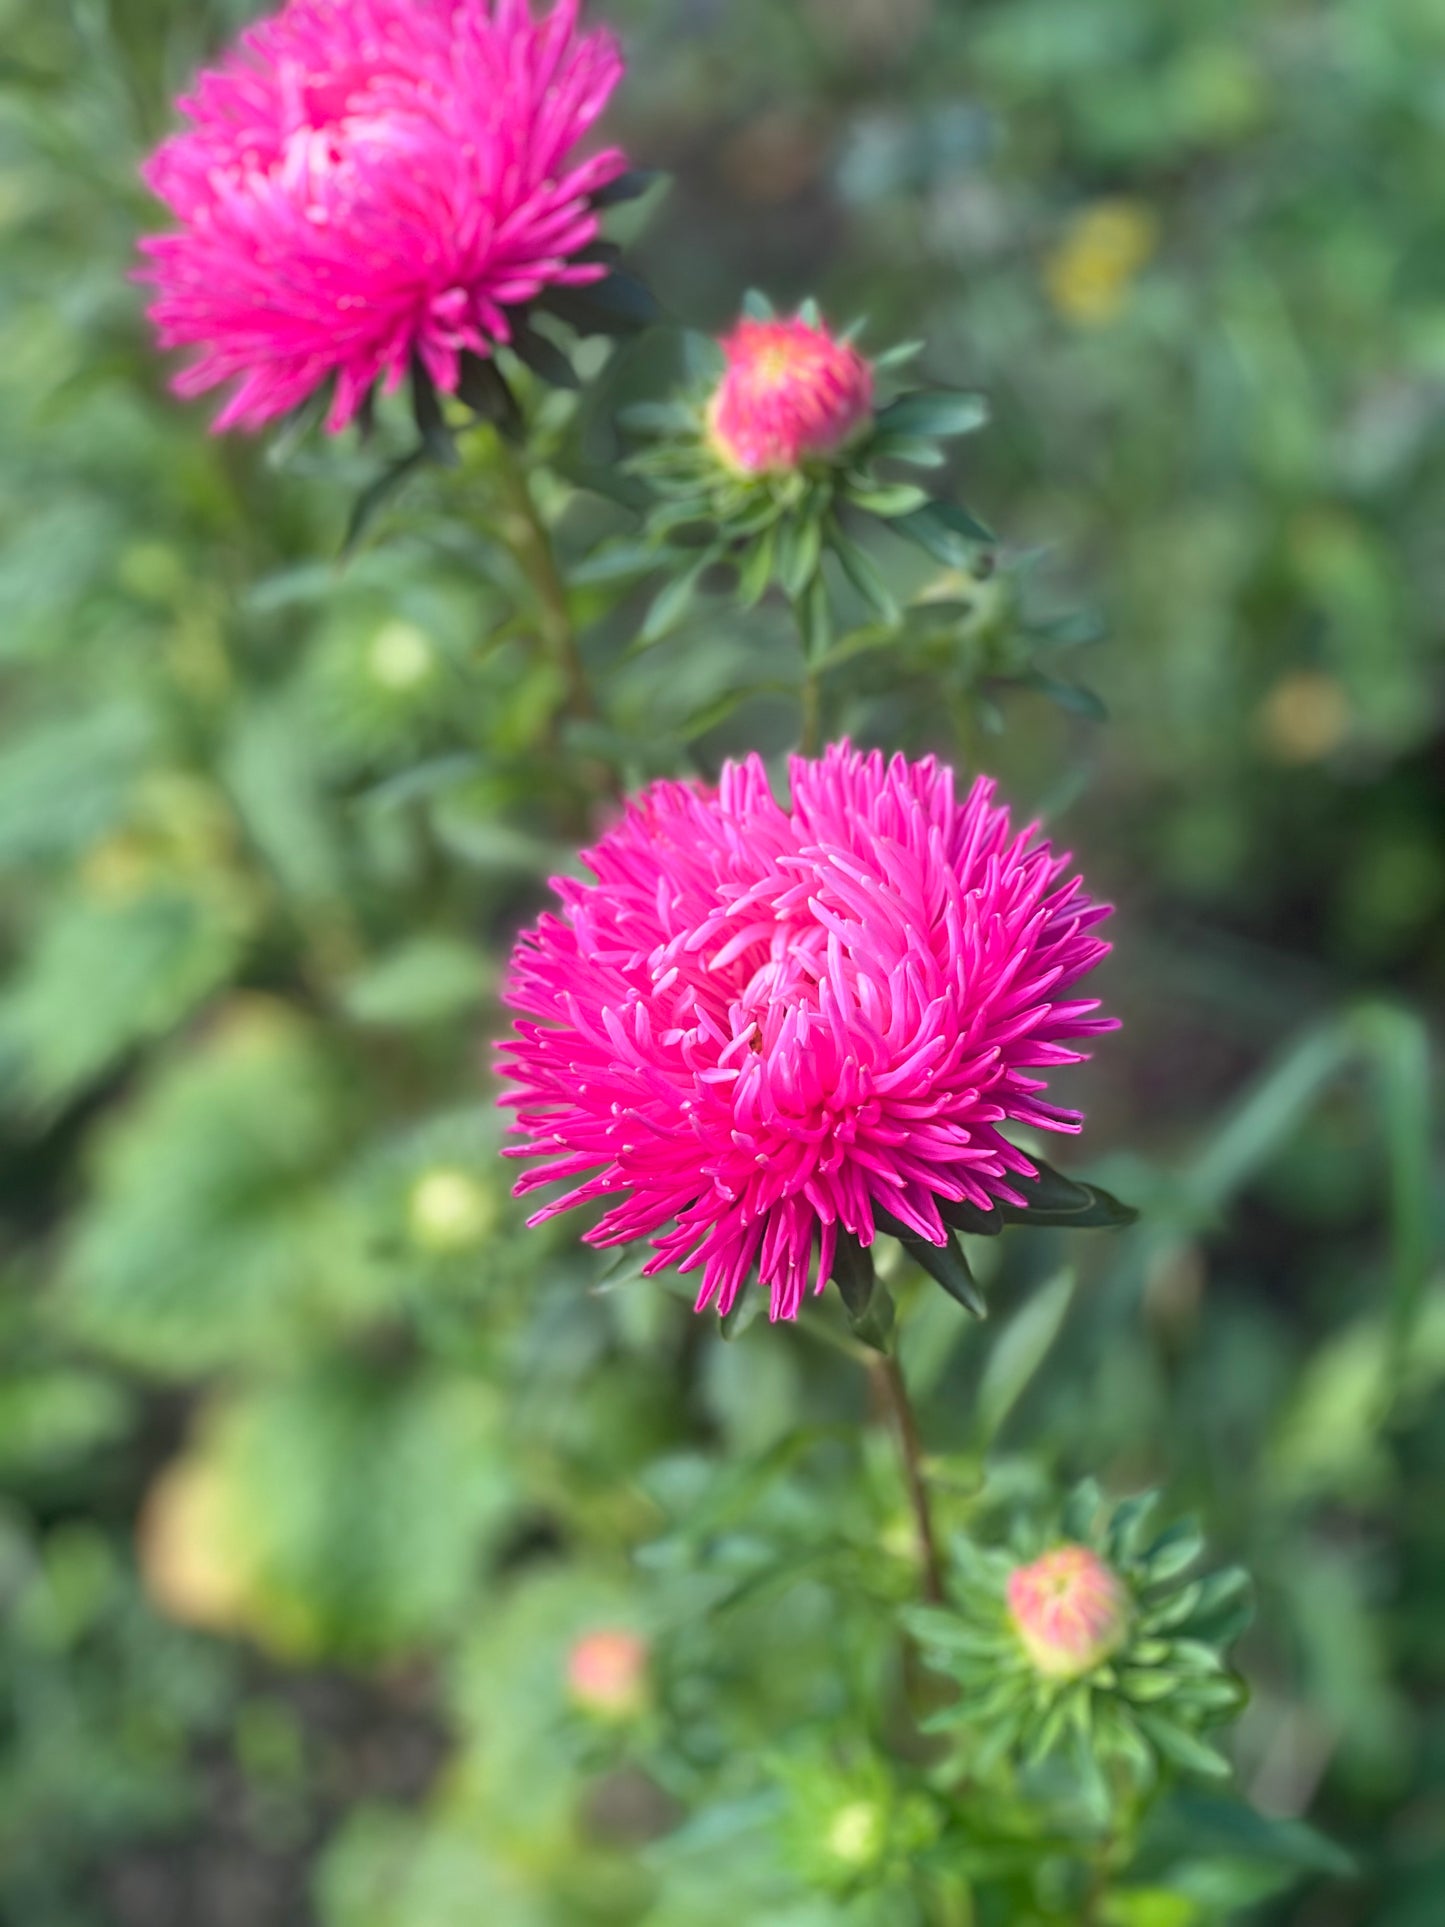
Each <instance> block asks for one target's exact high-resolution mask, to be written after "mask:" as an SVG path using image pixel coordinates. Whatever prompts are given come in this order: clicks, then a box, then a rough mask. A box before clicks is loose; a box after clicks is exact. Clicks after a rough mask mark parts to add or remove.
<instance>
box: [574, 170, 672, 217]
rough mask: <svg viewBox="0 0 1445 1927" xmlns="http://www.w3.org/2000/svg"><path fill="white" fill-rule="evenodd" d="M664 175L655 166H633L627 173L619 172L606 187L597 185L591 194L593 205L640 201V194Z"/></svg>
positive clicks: (618, 204) (612, 205)
mask: <svg viewBox="0 0 1445 1927" xmlns="http://www.w3.org/2000/svg"><path fill="white" fill-rule="evenodd" d="M666 178H667V177H666V175H665V174H664V173H663V172H662V171H661V170H660V169H659V168H655V167H633V168H629V169H628V171H627V173H625V174H619V175H618V177H617V179H616V180H615V181H609V182H608V183H607V185H606V187H599V188H598V190H597V192H596V193H595V194H594V195H593V196H592V205H593V207H599V208H600V207H621V206H622V204H623V203H624V202H625V201H640V200H641V199H642V196H643V195H644V194H646V193H647V192H648V191H649V190H650V189H651V188H653V187H655V186H656V185H657V183H658V182H659V181H661V180H665V179H666Z"/></svg>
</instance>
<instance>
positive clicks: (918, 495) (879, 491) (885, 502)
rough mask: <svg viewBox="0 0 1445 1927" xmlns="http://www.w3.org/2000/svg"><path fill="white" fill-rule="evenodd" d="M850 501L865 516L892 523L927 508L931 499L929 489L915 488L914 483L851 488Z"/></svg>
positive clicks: (849, 492)
mask: <svg viewBox="0 0 1445 1927" xmlns="http://www.w3.org/2000/svg"><path fill="white" fill-rule="evenodd" d="M848 500H849V502H851V503H852V505H853V507H854V508H857V509H862V511H863V512H864V514H865V515H876V516H878V517H880V519H881V520H883V521H885V522H892V521H896V519H897V518H898V517H899V516H900V515H912V514H914V512H915V511H916V510H918V509H921V508H923V507H925V506H926V504H927V503H928V501H929V500H930V497H929V494H928V490H927V489H925V488H915V486H914V485H913V483H912V482H892V483H889V484H887V485H886V486H884V487H881V488H850V489H849V491H848Z"/></svg>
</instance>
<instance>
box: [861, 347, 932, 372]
mask: <svg viewBox="0 0 1445 1927" xmlns="http://www.w3.org/2000/svg"><path fill="white" fill-rule="evenodd" d="M927 346H928V343H927V342H926V341H900V342H898V343H897V344H896V345H895V346H894V347H892V348H885V349H884V350H883V352H882V354H881V355H875V356H874V357H873V366H874V367H875V368H902V367H903V366H904V365H905V364H906V363H908V362H910V361H916V360H917V359H918V357H919V356H920V355H921V354H922V353H923V350H924V349H925V348H926V347H927Z"/></svg>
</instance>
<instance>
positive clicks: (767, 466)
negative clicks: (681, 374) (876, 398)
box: [707, 318, 873, 475]
mask: <svg viewBox="0 0 1445 1927" xmlns="http://www.w3.org/2000/svg"><path fill="white" fill-rule="evenodd" d="M722 350H723V354H724V356H725V357H726V361H727V368H726V371H725V373H724V375H723V378H722V381H721V382H720V384H719V385H718V389H717V392H716V393H715V394H714V396H713V398H712V401H711V403H710V404H709V406H708V412H707V427H708V440H709V441H710V443H711V445H712V448H713V450H714V452H715V453H716V455H717V456H718V458H719V460H720V461H722V462H723V463H724V464H725V466H726V467H728V468H731V469H733V470H735V471H736V472H737V473H738V474H741V475H769V474H782V473H786V472H787V471H788V470H790V469H795V468H797V467H798V466H799V465H800V464H801V463H803V462H806V461H825V460H827V459H828V458H829V457H830V456H833V455H836V454H837V453H838V452H839V451H840V450H841V449H842V448H844V447H845V446H846V445H847V444H848V443H849V442H851V441H852V440H853V439H854V437H855V436H857V435H858V434H859V433H860V432H861V431H862V430H863V429H864V428H865V427H866V426H867V425H868V423H869V422H870V421H871V420H872V419H873V368H872V364H871V363H870V362H868V361H867V360H865V359H864V357H863V356H862V355H861V354H859V352H858V350H857V349H856V348H855V347H854V346H853V344H852V342H851V341H842V340H839V339H838V338H837V337H836V336H834V335H831V334H830V333H829V332H828V330H827V329H826V328H825V327H823V326H821V324H820V325H818V326H814V325H813V324H812V323H810V322H807V321H804V320H802V319H801V318H798V319H796V320H793V321H752V320H747V321H740V322H739V323H738V325H737V327H736V328H735V329H734V330H733V332H732V333H731V334H730V335H728V336H727V338H726V339H725V340H724V341H723V343H722Z"/></svg>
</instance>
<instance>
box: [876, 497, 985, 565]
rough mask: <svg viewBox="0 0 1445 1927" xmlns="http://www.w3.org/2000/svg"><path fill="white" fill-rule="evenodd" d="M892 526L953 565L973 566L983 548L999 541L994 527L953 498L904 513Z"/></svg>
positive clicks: (942, 560)
mask: <svg viewBox="0 0 1445 1927" xmlns="http://www.w3.org/2000/svg"><path fill="white" fill-rule="evenodd" d="M892 526H893V528H894V529H895V530H896V531H897V532H898V534H899V535H903V536H906V537H907V538H908V540H909V541H910V542H914V543H916V544H917V545H918V547H919V548H921V549H926V550H927V551H928V553H929V554H930V555H931V556H933V557H934V559H935V560H936V561H939V562H942V563H945V564H946V565H947V566H948V567H949V568H951V569H966V568H968V567H970V566H971V564H972V563H973V562H974V560H975V559H976V557H977V554H978V551H979V550H980V549H981V548H993V547H994V546H995V545H996V538H995V536H994V534H993V531H992V530H991V529H988V528H986V527H985V526H984V524H983V523H982V522H978V521H975V520H974V518H973V516H971V515H970V514H969V513H968V512H967V510H965V509H961V508H958V507H957V506H956V505H955V504H954V503H952V502H930V503H929V504H928V505H927V507H926V508H921V509H915V510H914V512H913V513H912V515H904V516H901V517H900V518H899V519H898V520H897V521H896V522H894V523H893V525H892Z"/></svg>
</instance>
